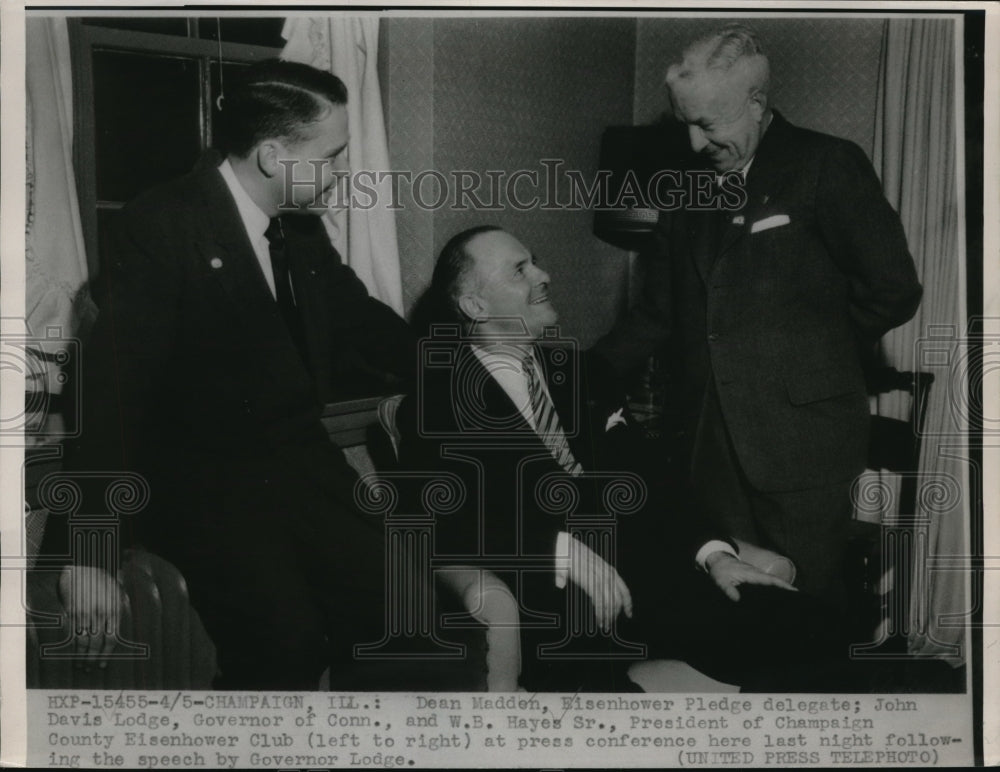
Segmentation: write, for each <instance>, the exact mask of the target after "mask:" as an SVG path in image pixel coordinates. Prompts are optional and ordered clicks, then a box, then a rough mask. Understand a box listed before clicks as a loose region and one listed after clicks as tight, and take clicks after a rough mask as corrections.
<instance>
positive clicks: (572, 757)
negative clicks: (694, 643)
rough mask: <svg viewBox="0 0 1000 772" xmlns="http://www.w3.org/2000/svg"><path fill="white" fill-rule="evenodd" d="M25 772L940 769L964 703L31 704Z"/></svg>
mask: <svg viewBox="0 0 1000 772" xmlns="http://www.w3.org/2000/svg"><path fill="white" fill-rule="evenodd" d="M27 696H28V715H29V717H30V718H29V722H28V750H29V755H28V763H29V765H38V766H45V767H79V768H85V767H102V768H114V767H121V768H130V769H172V768H181V767H183V768H188V767H191V768H216V769H244V768H259V769H260V768H262V769H287V768H340V767H355V768H357V767H380V768H420V767H467V766H469V765H470V764H473V765H475V766H480V767H482V766H487V767H489V766H492V767H509V766H549V767H572V766H586V767H601V766H607V765H614V764H618V765H620V764H621V763H622V761H623V759H625V758H627V760H628V763H629V765H630V766H647V767H653V766H660V767H662V766H668V767H718V766H732V767H736V768H746V767H757V766H773V767H801V766H872V765H877V766H914V765H919V766H948V765H963V764H968V763H970V762H971V761H972V754H973V743H972V736H971V734H970V729H969V727H970V726H971V721H970V717H969V700H968V697H967V695H933V696H930V695H881V696H872V695H858V696H855V695H848V696H824V695H746V694H731V695H730V694H709V695H683V694H666V695H654V694H651V695H634V694H628V695H610V694H607V695H595V694H579V695H558V694H535V695H531V694H503V695H499V694H495V695H490V694H448V695H429V694H428V695H423V694H400V693H393V694H384V693H383V694H375V693H365V694H342V693H329V694H317V693H309V694H297V693H271V692H230V693H222V692H110V691H98V692H90V693H88V692H83V691H72V692H70V691H53V690H33V691H29V692H28V694H27Z"/></svg>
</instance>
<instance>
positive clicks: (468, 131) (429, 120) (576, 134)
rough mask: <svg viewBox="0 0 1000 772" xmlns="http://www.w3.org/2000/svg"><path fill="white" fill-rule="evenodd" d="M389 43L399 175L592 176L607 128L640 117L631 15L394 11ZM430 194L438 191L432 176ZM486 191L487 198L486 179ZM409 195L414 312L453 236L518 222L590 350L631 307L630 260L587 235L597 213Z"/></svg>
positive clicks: (407, 286)
mask: <svg viewBox="0 0 1000 772" xmlns="http://www.w3.org/2000/svg"><path fill="white" fill-rule="evenodd" d="M383 41H384V43H385V53H384V56H383V73H384V77H385V79H386V80H387V82H386V83H385V84H384V85H383V88H384V90H385V93H386V105H387V108H386V111H387V113H388V132H389V150H390V154H391V157H392V159H393V165H394V167H395V168H396V169H409V170H411V171H413V172H414V173H416V172H419V171H421V170H425V169H438V170H440V171H441V172H443V173H445V174H450V172H451V171H452V170H457V169H464V170H472V171H476V172H478V173H480V174H485V172H486V171H487V170H503V171H505V172H507V173H511V172H514V171H516V170H519V169H528V170H537V171H538V172H539V173H542V172H543V171H544V168H543V166H542V164H541V161H542V159H560V160H562V161H563V162H564V163H565V168H568V169H578V170H580V171H581V172H583V173H584V175H592V174H593V173H594V172H595V170H596V168H597V155H598V149H599V144H600V136H601V132H602V131H603V130H604V128H605V127H606V126H608V125H623V124H628V123H631V121H632V111H633V101H634V100H633V93H632V83H633V80H634V67H635V21H634V20H632V19H614V20H609V19H579V18H576V19H573V18H565V17H564V18H551V17H550V18H537V17H536V18H532V19H517V18H505V19H504V18H492V19H484V18H476V19H472V18H453V19H444V18H436V19H428V18H423V19H406V18H390V19H387V20H386V22H385V32H384V35H383ZM520 190H522V191H524V192H528V186H524V187H521V188H520ZM425 191H426V193H427V195H426V196H425V198H426V199H433V198H434V195H433V193H434V192H435V191H436V188H435V187H434V186H433V185H431V183H428V187H427V188H425ZM480 193H481V194H482V195H481V197H483V198H486V197H487V196H486V189H485V186H484V188H483V189H481V190H480ZM501 202H502V203H504V204H509V202H507V201H505V200H504V199H503V198H502V199H501ZM401 203H402V204H403V207H404V208H403V209H402V210H400V211H399V212H398V213H397V214H398V225H399V240H400V252H401V260H402V263H403V271H404V276H403V284H404V294H405V301H406V305H407V309H409V308H411V307H412V304H413V302H414V300H415V299H416V297H418V296H419V294H420V292H421V291H422V290H423V289H424V287H425V286H426V284H427V282H428V281H429V279H430V275H431V271H432V269H433V263H434V259H435V257H436V256H437V253H438V251H439V250H440V249H441V247H442V246H443V245H444V243H445V242H446V241H447V240H448V238H450V237H451V236H452V235H454V234H455V233H457V232H458V231H460V230H462V229H464V228H466V227H469V226H471V225H476V224H480V223H484V222H493V223H496V224H498V225H501V226H502V227H504V228H507V229H509V230H510V231H512V232H513V233H514V234H516V235H517V236H518V237H519V238H520V239H521V240H522V241H523V242H524V243H525V244H526V245H527V246H528V247H529V248H530V249H532V250H533V251H534V252H535V253H536V255H537V257H538V259H539V262H540V264H541V265H542V266H543V267H544V268H545V269H546V270H547V271H548V272H549V273H550V275H551V277H552V297H553V302H554V303H555V305H556V307H557V308H558V309H559V311H560V314H561V321H562V326H563V330H564V331H565V332H566V333H568V334H572V335H574V336H577V337H579V339H580V340H581V342H582V343H583V345H589V344H590V343H592V342H593V341H594V340H595V339H596V338H597V337H598V336H599V335H600V334H602V333H603V332H604V331H605V330H607V329H608V328H609V327H610V326H611V325H612V324H613V323H614V320H615V318H616V317H617V315H618V313H619V312H620V311H621V310H622V308H623V306H624V304H625V302H626V301H625V287H626V284H627V280H626V277H627V270H628V259H627V256H626V255H625V253H624V252H622V251H621V250H619V249H616V248H615V247H612V246H609V245H607V244H605V243H604V242H602V241H600V240H599V239H597V238H596V237H595V236H594V235H593V234H592V232H591V229H592V221H593V215H592V213H591V212H590V211H566V210H563V211H543V210H540V209H539V208H537V207H536V208H532V209H530V210H529V211H517V210H516V209H514V208H512V207H510V206H509V205H505V206H504V208H503V209H502V210H501V211H496V212H477V211H456V210H454V209H452V208H449V207H445V208H441V209H436V210H434V211H423V210H420V209H419V208H418V207H415V206H414V205H413V203H414V202H413V201H412V198H410V197H408V196H405V195H404V196H401Z"/></svg>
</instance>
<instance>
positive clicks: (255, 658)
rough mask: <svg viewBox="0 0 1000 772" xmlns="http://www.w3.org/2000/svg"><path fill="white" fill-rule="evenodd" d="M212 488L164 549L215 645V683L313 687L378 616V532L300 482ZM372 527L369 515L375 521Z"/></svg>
mask: <svg viewBox="0 0 1000 772" xmlns="http://www.w3.org/2000/svg"><path fill="white" fill-rule="evenodd" d="M273 482H275V481H274V480H269V481H268V483H269V484H267V485H262V484H261V483H260V481H259V480H252V479H250V478H245V484H244V485H240V484H234V485H230V486H225V487H224V488H222V487H220V489H218V490H217V491H216V494H215V495H214V496H213V497H212V498H211V500H210V501H206V502H204V503H208V504H209V505H210V507H214V508H215V518H214V519H202V521H201V522H200V523H197V524H195V523H192V524H190V525H189V526H188V527H186V528H184V529H182V535H183V539H182V542H181V543H177V542H176V541H173V542H172V543H171V544H170V546H169V547H167V546H164V547H163V554H165V556H167V557H168V559H170V560H172V562H174V563H175V564H177V566H178V568H179V569H180V570H181V572H182V573H183V575H184V576H185V578H186V580H187V582H188V587H189V590H190V594H191V600H192V604H193V605H194V607H195V609H196V610H197V611H198V613H199V615H200V616H201V619H202V621H203V623H204V624H205V627H206V629H207V630H208V633H209V635H210V636H211V638H212V640H213V641H214V642H215V645H216V649H217V656H218V662H219V669H220V676H219V678H218V679H217V682H216V686H217V687H218V688H221V689H274V690H312V689H316V688H317V686H318V684H319V679H320V675H321V674H322V673H323V671H324V670H325V669H326V668H327V667H330V668H331V671H332V673H333V674H336V672H337V671H338V670H339V669H349V668H350V667H351V666H352V664H353V656H354V646H355V645H356V644H364V643H374V642H377V641H379V640H380V638H381V637H382V632H383V630H384V625H385V602H384V597H383V595H384V592H385V590H384V588H385V569H384V563H385V558H384V542H383V534H382V531H381V530H380V529H378V528H376V527H374V526H373V524H371V523H368V522H366V521H364V520H362V519H361V517H360V516H359V515H357V514H356V513H355V512H354V511H353V510H351V509H350V508H349V507H348V506H345V505H344V504H343V503H342V502H340V501H337V500H334V499H331V498H330V497H329V496H327V495H324V493H323V492H322V491H321V490H319V489H316V488H310V487H308V486H306V485H303V484H299V485H298V486H292V487H289V486H286V485H274V484H273ZM375 525H377V524H375Z"/></svg>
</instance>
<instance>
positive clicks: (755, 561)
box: [378, 395, 796, 692]
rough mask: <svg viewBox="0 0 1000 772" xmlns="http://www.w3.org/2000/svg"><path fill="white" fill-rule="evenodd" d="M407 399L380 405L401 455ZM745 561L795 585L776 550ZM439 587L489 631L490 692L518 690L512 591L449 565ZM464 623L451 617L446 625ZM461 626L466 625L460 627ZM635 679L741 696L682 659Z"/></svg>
mask: <svg viewBox="0 0 1000 772" xmlns="http://www.w3.org/2000/svg"><path fill="white" fill-rule="evenodd" d="M401 401H402V396H401V395H396V396H392V397H387V398H385V399H383V400H382V401H381V402H380V403H379V405H378V418H379V424H380V425H381V428H382V430H383V431H384V432H385V435H386V436H387V437H388V439H389V442H390V444H391V447H392V450H393V451H394V452H398V448H399V442H400V434H399V429H398V427H397V425H396V411H397V410H398V408H399V404H400V402H401ZM737 546H738V547H739V550H740V557H741V558H742V559H743V560H745V561H746V562H748V563H750V564H751V565H753V566H755V567H756V568H758V569H760V570H761V571H764V572H766V573H768V574H771V575H773V576H777V577H780V578H782V579H785V580H786V581H788V582H794V580H795V574H796V571H795V565H794V564H793V563H792V561H791V560H789V559H788V558H786V557H783V556H781V555H779V554H777V553H775V552H772V551H771V550H767V549H763V548H761V547H758V546H756V545H753V544H749V543H746V542H742V541H740V540H737ZM434 576H435V579H436V581H437V583H438V584H439V585H441V586H442V587H444V588H445V589H446V590H448V591H450V592H452V593H453V594H454V595H455V596H457V597H458V598H459V599H460V601H461V603H462V605H463V606H464V608H465V610H466V614H467V615H468V617H470V618H472V619H473V620H475V622H477V623H479V624H481V625H483V626H484V627H485V629H486V632H485V636H486V653H485V658H486V669H487V676H486V689H487V691H515V690H516V689H517V688H518V678H519V676H520V672H521V635H520V630H519V629H518V620H519V615H518V601H517V598H516V597H515V595H514V593H513V592H512V591H511V590H510V588H509V587H508V586H507V585H506V584H505V583H504V582H503V581H502V580H501V579H500V578H499V577H498V576H497V575H496V574H494V573H493V572H492V571H490V570H488V569H485V568H481V567H471V566H446V567H439V568H437V569H436V570H435V571H434ZM449 622H452V623H455V622H459V620H458V619H456V618H455V617H454V615H452V618H451V619H449V618H447V617H446V618H445V619H444V620H443V626H444V627H445V629H447V627H449ZM459 623H460V622H459ZM629 676H630V677H631V678H632V679H633V680H634V681H635V682H636V683H638V684H639V685H640V686H642V687H643V688H644V689H646V690H647V691H651V692H658V691H675V692H682V691H702V692H723V691H732V692H735V691H738V688H737V687H736V686H733V685H730V684H724V683H721V682H719V681H715V680H713V679H711V678H709V677H708V676H705V675H704V674H702V673H699V672H698V671H697V670H695V669H694V668H692V667H691V666H689V665H687V664H686V663H684V662H680V661H678V660H655V661H641V662H636V663H635V664H634V665H632V667H631V668H630V670H629Z"/></svg>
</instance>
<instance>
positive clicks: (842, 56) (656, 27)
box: [635, 18, 885, 157]
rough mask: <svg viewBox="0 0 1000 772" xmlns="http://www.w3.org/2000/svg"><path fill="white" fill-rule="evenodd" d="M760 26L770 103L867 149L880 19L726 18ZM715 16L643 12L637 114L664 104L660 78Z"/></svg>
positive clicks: (797, 120)
mask: <svg viewBox="0 0 1000 772" xmlns="http://www.w3.org/2000/svg"><path fill="white" fill-rule="evenodd" d="M726 21H727V22H728V21H738V22H742V23H746V24H747V25H748V26H750V27H752V28H753V29H755V30H756V31H757V34H758V36H759V37H760V40H761V43H762V45H763V46H764V51H765V52H766V53H767V55H768V58H769V59H770V61H771V103H772V104H773V105H774V106H775V107H776V108H777V109H778V110H779V111H780V112H781V113H782V115H784V116H785V117H786V118H787V119H788V120H790V121H791V122H792V123H794V124H797V125H799V126H805V127H807V128H810V129H816V130H818V131H823V132H826V133H827V134H835V135H837V136H839V137H845V138H847V139H850V140H852V141H854V142H856V143H858V144H859V145H860V146H861V148H862V149H863V150H864V151H865V152H866V153H868V155H869V157H871V150H872V141H873V138H874V132H875V92H876V87H877V84H878V66H879V55H880V51H881V47H882V29H883V26H884V24H885V21H884V20H882V19H871V18H855V19H820V18H790V19H760V18H757V19H749V18H748V19H736V18H734V19H731V20H730V19H727V20H726ZM720 22H721V20H720V19H694V18H692V19H665V18H657V19H650V18H646V19H640V20H639V21H638V23H637V38H636V57H635V120H636V123H637V124H642V123H651V122H653V121H655V120H656V119H657V118H658V117H659V116H660V114H661V113H662V112H663V111H664V109H665V108H666V90H665V88H664V86H663V78H664V75H665V74H666V71H667V65H668V64H669V63H670V62H672V61H674V60H675V59H679V58H680V53H681V51H682V50H683V48H684V46H685V45H686V44H687V43H688V42H689V41H691V40H692V39H694V38H695V37H697V36H698V35H701V34H703V33H705V32H709V31H711V30H713V29H715V28H716V27H717V26H719V24H720Z"/></svg>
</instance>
